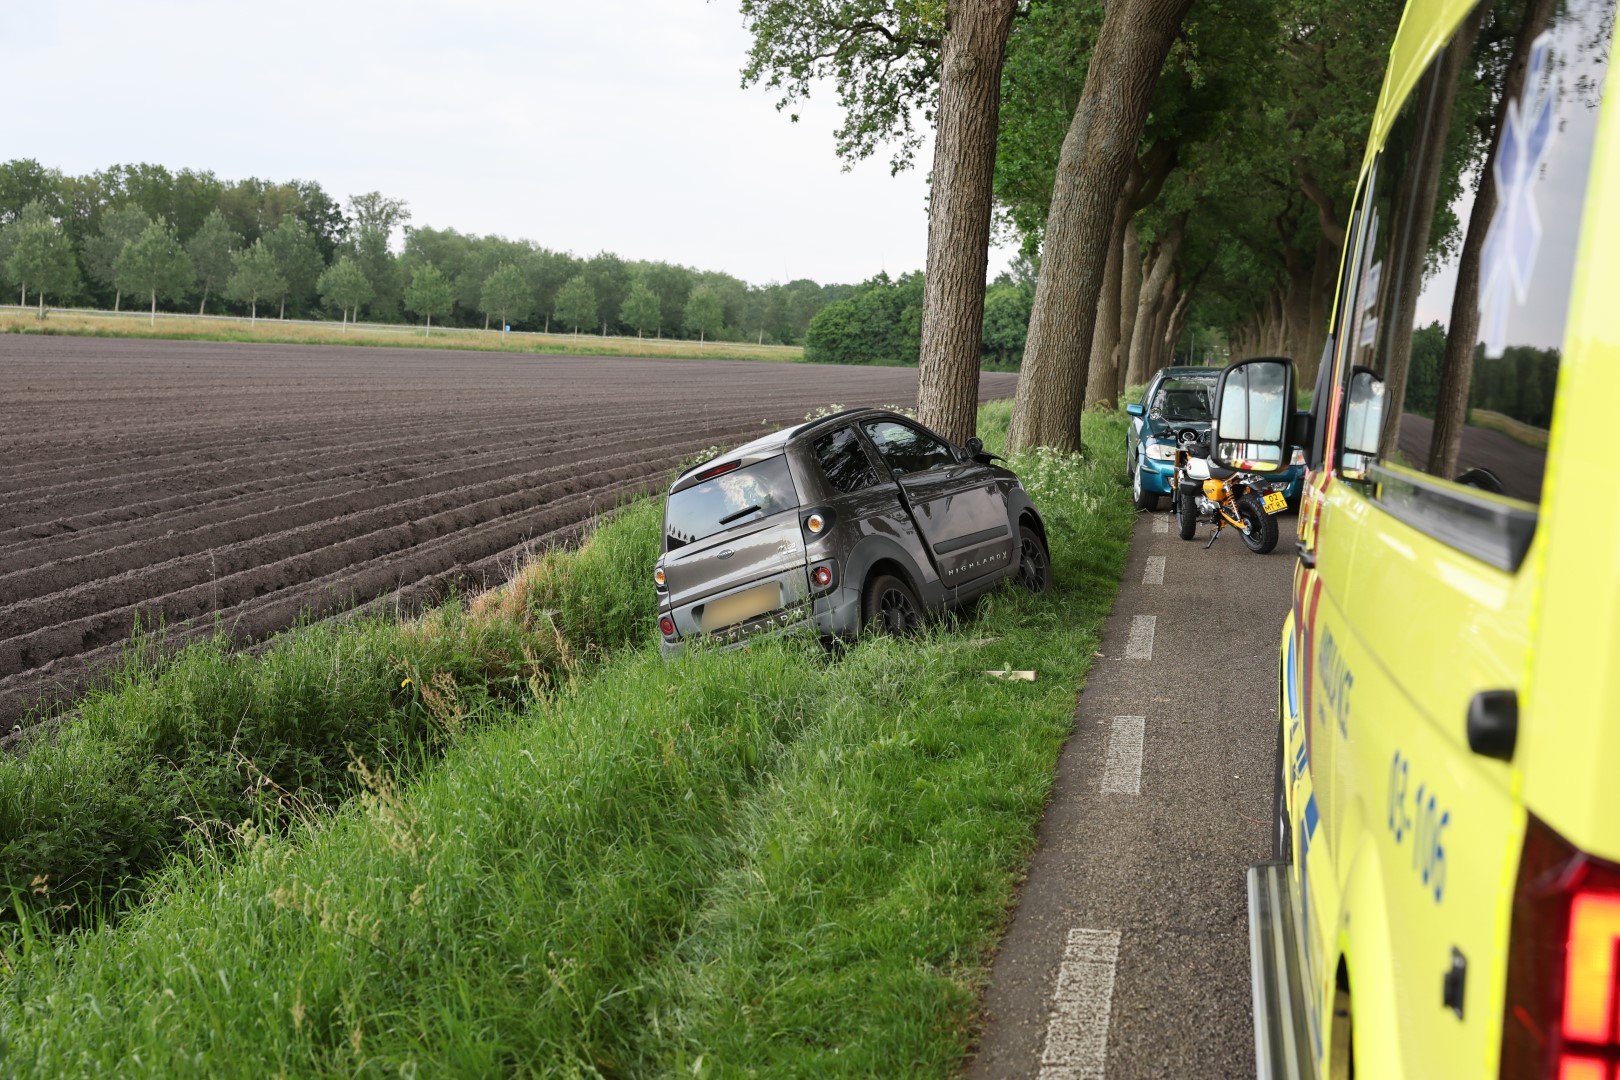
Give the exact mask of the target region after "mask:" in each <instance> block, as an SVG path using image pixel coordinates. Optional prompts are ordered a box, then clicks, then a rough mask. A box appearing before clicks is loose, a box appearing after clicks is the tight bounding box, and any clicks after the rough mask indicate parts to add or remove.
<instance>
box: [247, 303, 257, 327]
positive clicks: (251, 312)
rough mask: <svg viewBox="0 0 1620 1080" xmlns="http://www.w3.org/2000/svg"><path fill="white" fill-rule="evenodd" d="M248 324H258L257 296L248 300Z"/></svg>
mask: <svg viewBox="0 0 1620 1080" xmlns="http://www.w3.org/2000/svg"><path fill="white" fill-rule="evenodd" d="M248 325H249V326H257V325H259V298H258V297H257V296H255V297H254V298H253V299H252V300H250V301H248Z"/></svg>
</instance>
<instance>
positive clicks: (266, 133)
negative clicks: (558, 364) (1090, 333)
mask: <svg viewBox="0 0 1620 1080" xmlns="http://www.w3.org/2000/svg"><path fill="white" fill-rule="evenodd" d="M0 8H3V9H4V14H5V17H4V18H3V19H0V71H4V72H5V73H6V76H7V78H6V84H7V85H8V86H9V87H11V89H12V93H11V96H10V100H9V101H8V103H7V104H6V106H5V107H4V108H3V109H0V158H14V157H33V158H37V159H39V160H40V162H42V163H44V164H47V165H51V166H55V167H57V168H60V169H62V170H64V171H67V172H73V173H79V172H88V171H91V170H94V169H98V168H102V167H105V166H107V165H110V164H113V163H117V162H133V161H150V162H155V163H160V164H163V165H166V166H168V167H170V168H174V169H178V168H182V167H188V166H189V167H192V168H197V169H212V170H213V171H214V172H215V173H216V174H218V175H219V176H221V177H222V178H232V179H234V178H239V177H244V176H259V177H263V178H266V179H276V180H284V179H292V178H295V177H296V178H308V179H313V180H318V181H319V182H320V183H321V184H322V185H323V186H324V187H325V188H326V189H327V190H328V191H329V192H331V193H332V194H333V195H335V196H337V197H340V198H342V197H346V196H348V195H350V194H352V193H356V192H362V191H370V190H374V189H376V190H381V191H383V192H384V193H385V194H388V195H392V196H395V197H399V198H403V199H405V200H407V201H408V202H409V203H410V206H411V210H412V213H413V222H414V223H415V224H418V225H431V226H434V227H436V228H446V227H448V228H455V229H459V230H462V231H470V232H478V233H486V232H494V233H502V234H505V235H508V236H515V237H524V238H528V239H533V240H535V241H538V242H539V243H542V244H544V245H546V246H548V247H554V248H561V249H565V250H571V251H574V252H575V253H578V254H582V255H583V254H590V253H593V252H596V251H598V250H602V249H606V250H610V251H615V252H617V253H619V254H620V255H623V256H625V257H627V258H642V259H667V260H670V261H673V262H681V263H686V264H688V265H693V266H697V267H700V268H703V269H714V270H725V271H729V272H731V273H734V274H737V275H738V276H740V277H743V278H745V279H747V280H749V281H753V282H757V283H762V282H767V281H773V280H777V281H781V280H789V279H792V278H797V277H810V278H814V279H816V280H818V281H823V282H827V281H858V280H861V279H864V278H867V277H870V276H871V275H872V274H875V273H876V272H878V271H879V270H883V269H886V270H888V271H889V272H890V273H891V274H893V273H898V272H903V271H906V270H912V269H918V268H920V267H921V266H922V264H923V260H924V254H925V250H926V245H927V222H926V219H925V217H924V198H925V194H926V185H925V182H924V175H923V172H922V171H916V170H914V171H912V172H908V173H902V174H901V175H900V176H899V177H891V176H890V175H889V168H888V162H887V159H886V158H884V159H883V160H873V161H868V162H864V163H862V164H860V165H858V166H856V167H855V168H854V169H853V170H852V171H850V172H843V171H842V169H841V166H840V163H839V161H838V160H837V159H836V158H835V156H834V154H833V140H832V129H833V127H834V126H835V124H836V123H837V119H838V113H837V110H836V100H835V98H834V95H833V94H832V88H831V87H830V86H829V87H828V88H827V90H826V92H825V93H823V94H822V95H820V100H819V101H816V102H812V103H811V105H810V106H809V107H808V108H806V109H804V110H802V112H801V115H802V118H801V120H800V122H799V123H798V124H793V123H790V122H789V121H788V118H787V116H786V115H784V114H781V113H778V112H776V110H775V108H774V98H773V97H772V96H771V95H770V93H769V92H768V91H765V90H763V89H759V88H754V89H750V90H743V89H741V88H740V87H739V76H738V72H739V70H740V68H741V66H742V63H743V59H744V56H745V53H746V50H747V47H748V44H749V37H748V34H747V33H746V31H745V30H744V29H743V25H742V19H741V16H740V15H739V14H738V13H737V5H736V3H735V0H713V2H705V0H593V2H591V3H569V2H564V0H457V2H456V3H445V2H443V0H281V2H280V3H277V4H273V5H258V4H252V5H250V4H245V3H240V2H234V0H141V2H139V3H129V2H128V0H32V2H27V0H0ZM929 152H930V151H929V150H927V149H925V150H924V152H923V154H922V155H921V156H920V159H919V160H921V161H922V162H923V163H924V165H925V167H926V163H927V161H928V154H929ZM991 261H992V273H993V272H994V271H995V270H996V269H997V268H999V266H1000V265H1004V264H1005V262H1006V258H1005V256H998V255H996V254H992V260H991Z"/></svg>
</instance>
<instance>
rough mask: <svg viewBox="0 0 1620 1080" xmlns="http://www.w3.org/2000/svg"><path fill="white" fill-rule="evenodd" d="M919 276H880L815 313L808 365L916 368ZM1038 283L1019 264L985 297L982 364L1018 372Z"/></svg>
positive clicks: (808, 343) (1028, 269)
mask: <svg viewBox="0 0 1620 1080" xmlns="http://www.w3.org/2000/svg"><path fill="white" fill-rule="evenodd" d="M924 287H925V281H924V277H923V275H922V274H921V273H911V274H902V275H901V276H899V277H898V278H890V277H889V275H888V274H878V275H877V276H876V277H874V278H872V279H871V280H870V281H866V282H863V283H862V284H860V285H857V286H856V287H855V288H854V290H853V291H852V292H851V293H850V295H848V296H846V297H844V298H843V299H841V300H835V301H833V302H831V303H829V304H828V305H827V306H826V307H823V308H822V309H821V310H820V311H818V312H817V313H816V316H815V318H813V319H811V320H810V328H809V330H808V332H807V333H806V334H805V339H804V354H805V358H806V359H807V360H813V361H817V362H820V363H832V364H870V363H877V364H915V363H917V359H918V356H919V354H920V351H921V346H922V312H923V294H924ZM1034 298H1035V277H1034V271H1033V266H1032V263H1031V261H1030V260H1028V259H1019V260H1018V261H1017V262H1016V263H1015V264H1014V266H1013V267H1012V268H1011V269H1010V270H1008V271H1007V272H1005V273H1002V274H1001V275H1000V276H998V277H997V278H996V279H995V281H993V282H991V283H990V286H989V288H988V289H986V291H985V298H984V323H983V327H982V329H981V331H980V352H979V355H980V362H981V364H982V365H985V366H997V367H1017V366H1018V364H1019V363H1020V362H1022V360H1023V358H1024V338H1025V336H1026V335H1027V334H1028V332H1029V313H1030V307H1031V305H1032V303H1033V302H1034Z"/></svg>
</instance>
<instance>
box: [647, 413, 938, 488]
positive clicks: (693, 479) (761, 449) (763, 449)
mask: <svg viewBox="0 0 1620 1080" xmlns="http://www.w3.org/2000/svg"><path fill="white" fill-rule="evenodd" d="M871 419H894V420H901V421H904V420H905V419H906V417H904V416H901V415H899V414H898V413H895V412H891V411H890V410H888V409H846V410H844V411H843V412H836V413H830V414H828V415H827V416H818V417H816V418H815V419H814V420H809V421H806V422H805V423H802V424H794V425H793V426H791V427H785V428H782V429H780V430H779V431H773V432H771V433H770V434H769V435H761V436H760V437H759V438H757V439H754V440H752V441H751V442H746V443H743V444H742V445H741V446H739V447H737V448H736V449H735V450H728V451H726V452H725V453H723V454H720V455H719V456H717V457H712V458H709V459H708V460H707V461H700V462H698V463H697V464H696V465H693V466H692V467H691V468H690V469H687V470H686V471H685V472H683V473H682V474H681V475H680V476H678V477H676V478H675V482H674V483H673V484H671V485H670V486H669V493H670V494H671V495H673V494H675V492H677V491H681V490H684V489H686V488H689V487H691V486H692V485H693V484H696V483H697V482H698V479H697V477H698V474H699V473H701V472H703V471H704V470H706V469H709V468H711V467H712V466H714V465H715V464H716V463H717V462H721V461H727V462H729V461H736V462H737V463H738V464H739V465H754V464H757V463H759V462H761V461H764V460H765V459H766V458H770V457H775V456H776V455H778V454H780V453H782V451H783V450H785V449H787V445H788V443H790V442H793V441H794V440H795V439H797V438H799V437H801V436H807V435H810V434H812V433H813V432H815V431H819V430H821V429H823V428H828V427H835V426H839V425H842V424H845V423H848V422H850V421H851V420H871Z"/></svg>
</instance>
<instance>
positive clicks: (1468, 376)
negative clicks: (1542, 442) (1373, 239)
mask: <svg viewBox="0 0 1620 1080" xmlns="http://www.w3.org/2000/svg"><path fill="white" fill-rule="evenodd" d="M1552 10H1553V3H1552V0H1534V2H1533V3H1532V4H1531V5H1530V7H1529V8H1528V10H1526V11H1525V13H1524V22H1523V23H1522V24H1520V26H1519V33H1518V35H1517V37H1516V38H1515V39H1514V42H1513V56H1512V58H1511V59H1510V60H1509V61H1508V67H1507V72H1506V73H1505V74H1504V76H1503V78H1502V97H1501V100H1500V101H1498V102H1497V105H1496V124H1495V125H1494V127H1495V129H1496V131H1497V133H1498V137H1497V139H1496V140H1494V141H1492V143H1491V146H1490V149H1489V150H1487V151H1486V154H1485V165H1484V167H1483V168H1482V169H1481V170H1480V174H1479V187H1478V190H1477V191H1476V192H1475V194H1474V206H1473V209H1472V210H1471V211H1470V212H1469V215H1468V233H1467V235H1466V236H1464V238H1463V245H1462V252H1461V254H1460V255H1459V256H1458V259H1457V291H1456V292H1454V293H1453V294H1452V296H1451V318H1450V320H1449V321H1448V322H1447V323H1446V350H1445V353H1444V355H1443V356H1442V357H1441V360H1440V386H1439V389H1438V391H1437V393H1436V400H1435V406H1434V434H1433V435H1432V436H1430V442H1429V461H1428V469H1427V471H1428V472H1429V473H1431V474H1432V475H1434V476H1439V477H1452V476H1456V475H1457V456H1458V454H1460V453H1461V452H1462V433H1463V427H1464V425H1465V424H1467V422H1468V391H1469V388H1470V387H1471V386H1472V385H1473V381H1474V354H1475V352H1476V351H1477V350H1476V348H1475V343H1476V342H1478V340H1479V260H1480V255H1481V254H1482V253H1483V251H1484V249H1485V237H1486V235H1487V234H1488V233H1489V232H1490V227H1491V219H1492V218H1493V217H1495V216H1496V173H1495V168H1494V167H1495V165H1496V151H1497V148H1498V147H1499V146H1500V145H1501V138H1500V133H1501V130H1502V123H1501V122H1502V119H1503V118H1504V117H1505V116H1506V114H1507V103H1508V102H1510V101H1517V100H1518V98H1519V95H1520V94H1521V93H1523V92H1524V75H1525V71H1526V70H1527V69H1528V68H1529V66H1530V45H1531V43H1532V42H1534V41H1535V39H1536V37H1537V36H1538V35H1539V34H1540V33H1541V32H1542V31H1543V30H1545V29H1546V28H1547V21H1548V19H1550V18H1551V17H1552Z"/></svg>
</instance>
